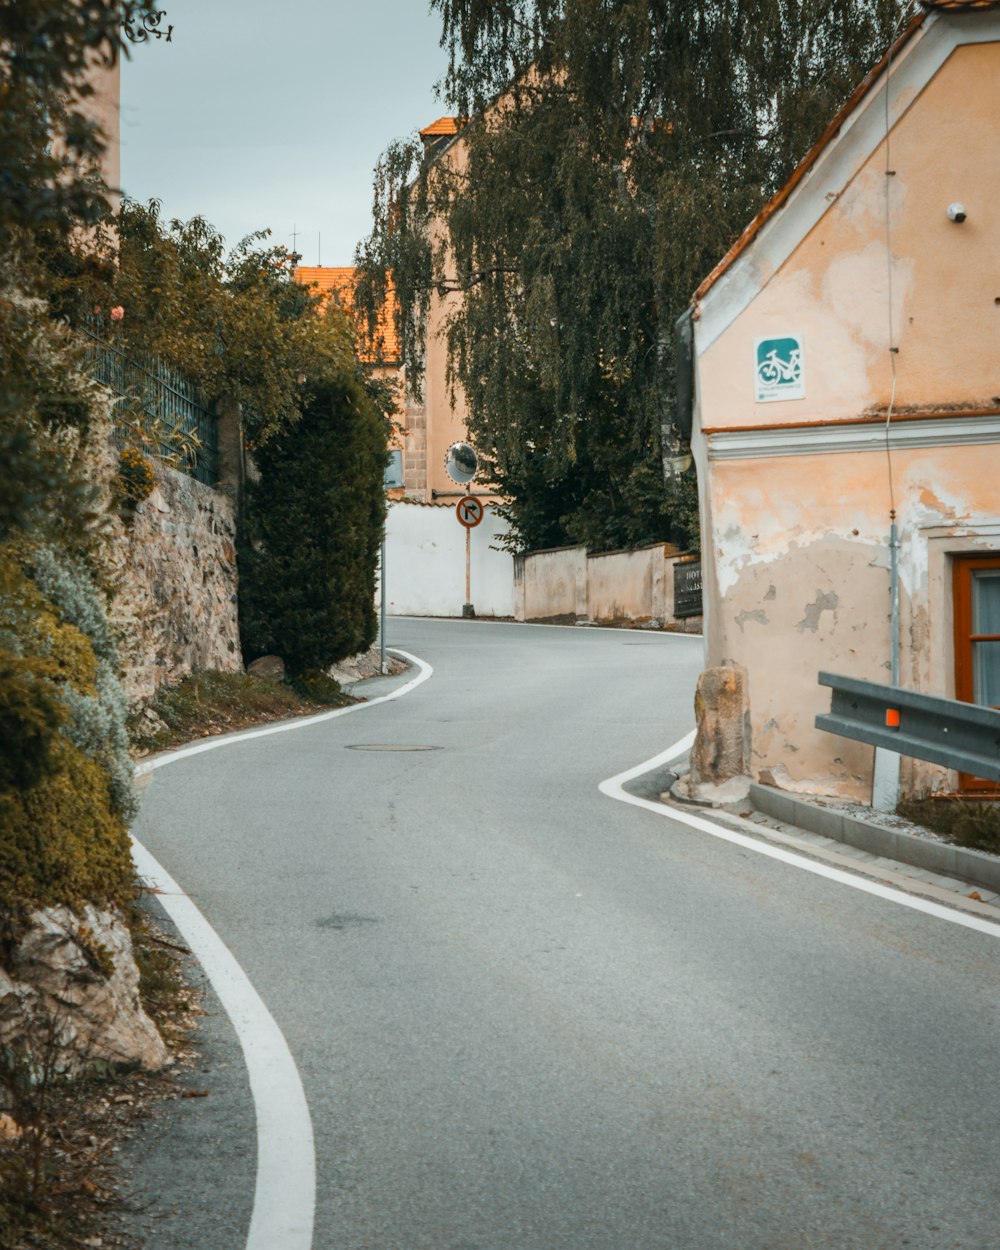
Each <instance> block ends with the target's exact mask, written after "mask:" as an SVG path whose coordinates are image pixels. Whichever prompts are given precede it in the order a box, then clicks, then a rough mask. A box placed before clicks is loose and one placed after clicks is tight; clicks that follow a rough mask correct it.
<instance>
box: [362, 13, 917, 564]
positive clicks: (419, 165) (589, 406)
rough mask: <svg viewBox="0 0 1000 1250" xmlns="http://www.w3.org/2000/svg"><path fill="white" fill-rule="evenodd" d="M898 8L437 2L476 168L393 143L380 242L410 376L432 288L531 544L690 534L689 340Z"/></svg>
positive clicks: (450, 87) (888, 31) (879, 45)
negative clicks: (452, 309)
mask: <svg viewBox="0 0 1000 1250" xmlns="http://www.w3.org/2000/svg"><path fill="white" fill-rule="evenodd" d="M904 7H905V5H904V3H901V2H900V0H837V2H836V3H832V2H831V0H823V2H820V0H801V2H797V3H794V4H783V3H779V2H777V0H716V2H715V3H712V4H706V3H704V0H699V2H696V0H658V3H656V4H650V3H649V0H505V2H504V3H502V4H497V3H496V2H495V0H432V8H434V9H437V10H438V11H439V12H440V13H441V16H442V21H443V31H444V41H445V44H446V46H447V48H448V51H449V55H450V67H449V74H448V77H447V80H446V99H447V102H448V104H449V105H450V107H451V108H452V109H453V111H454V112H455V113H456V115H458V116H461V117H472V118H473V120H472V121H471V122H470V123H469V124H467V125H466V126H465V127H464V129H463V131H462V134H461V138H460V140H459V142H460V143H461V144H462V145H463V147H464V159H463V160H462V161H461V162H455V161H450V160H448V159H441V158H440V157H439V155H438V153H437V152H435V151H433V150H431V151H426V150H424V149H423V147H422V145H421V144H420V143H419V142H417V141H415V140H414V141H411V142H408V143H402V144H396V145H394V146H393V147H392V148H391V149H390V150H389V151H388V152H387V153H386V155H385V156H384V158H383V160H382V161H381V163H380V165H379V167H378V169H377V171H376V179H375V204H374V226H373V230H372V233H371V235H370V237H369V238H368V240H366V242H365V243H364V244H363V245H362V247H361V248H360V249H359V254H358V262H359V265H360V266H361V268H362V270H363V274H364V276H363V280H362V283H361V289H360V290H359V298H358V302H359V305H360V306H362V307H364V308H366V309H368V310H374V308H375V307H376V306H377V303H378V299H379V297H380V295H381V294H382V292H383V291H384V286H385V281H386V274H387V273H389V272H390V271H391V273H392V277H393V281H394V283H395V287H396V290H397V293H398V296H399V299H400V303H401V314H400V315H401V329H402V331H403V342H404V352H405V355H406V363H407V368H408V378H409V381H410V385H411V386H412V387H413V388H418V387H419V385H420V353H421V350H422V344H423V337H424V332H425V327H426V316H427V310H428V306H429V301H430V299H431V297H432V293H433V292H434V291H436V290H460V291H462V292H463V296H464V297H463V300H462V302H461V306H460V308H459V310H458V311H457V312H456V313H455V315H454V316H453V317H452V319H451V321H450V324H449V326H448V339H449V346H450V354H451V360H452V368H453V378H454V381H456V382H457V383H459V384H460V385H461V387H462V388H463V389H464V391H465V393H466V395H467V397H468V401H469V409H470V433H471V435H472V438H473V440H474V442H475V443H476V445H477V448H478V450H479V451H480V452H481V454H482V455H483V457H484V459H485V461H486V463H487V467H488V469H489V471H490V472H491V473H492V475H493V481H494V482H495V484H496V485H497V487H498V488H499V489H500V491H501V492H502V493H504V494H505V495H506V496H507V497H508V498H509V499H510V501H511V502H510V506H509V516H510V519H511V520H512V522H513V525H514V529H515V534H516V538H517V540H518V541H519V542H520V543H521V544H522V545H523V546H526V547H529V548H530V547H537V546H542V545H551V544H553V543H557V542H567V541H578V542H585V543H587V544H589V545H590V546H592V547H595V548H605V549H606V548H610V547H614V546H620V545H621V546H624V545H633V544H636V543H640V542H643V541H654V540H659V539H667V538H671V537H673V538H675V539H676V540H678V541H681V542H689V541H692V535H691V527H692V510H691V507H690V495H691V487H690V484H685V483H683V482H671V480H670V474H669V473H665V472H664V465H665V463H667V462H668V461H669V459H670V457H671V454H672V453H673V452H675V451H676V449H677V435H676V432H675V428H674V377H673V326H674V323H675V321H676V318H677V317H678V316H679V315H680V314H681V313H682V312H683V311H684V309H685V308H686V306H687V304H688V302H689V300H690V296H691V292H692V291H693V290H694V288H695V287H696V286H697V284H698V282H699V281H700V279H701V278H702V277H704V276H705V274H706V273H708V272H709V270H710V269H711V268H712V266H713V265H714V263H715V262H716V261H717V260H718V259H719V258H720V257H721V256H722V255H723V254H724V253H725V251H726V249H727V248H728V246H729V245H730V244H731V243H732V241H733V239H734V238H735V237H736V235H737V234H738V232H739V231H740V229H741V228H742V227H743V226H744V225H745V224H746V223H747V222H748V221H749V220H750V219H751V218H752V217H753V215H754V214H755V213H756V212H757V211H758V210H759V208H760V207H761V206H762V204H763V203H764V202H765V201H766V199H767V198H768V197H769V196H770V195H771V194H772V193H773V192H774V191H775V190H776V189H777V188H778V187H779V186H780V185H781V184H782V182H783V181H784V180H785V178H786V177H787V176H788V174H789V173H790V172H791V170H792V168H793V166H794V164H795V162H796V161H797V160H798V159H800V158H801V157H802V156H803V155H804V153H805V152H806V151H807V150H808V148H809V146H810V144H811V143H813V142H814V141H815V139H816V138H817V137H818V135H819V133H820V132H821V130H822V128H823V126H824V125H825V124H826V123H827V122H828V120H829V119H830V117H831V116H832V115H833V113H834V112H835V110H836V108H837V107H838V105H839V104H840V103H842V101H843V100H844V99H845V98H846V97H847V95H848V94H849V92H850V90H851V89H852V88H853V86H854V85H855V83H856V82H857V81H858V80H859V79H860V78H861V77H862V76H863V75H864V73H865V72H866V71H867V69H868V68H869V67H870V66H871V64H872V63H873V61H874V59H875V58H876V56H877V55H878V53H880V52H881V51H882V50H883V49H884V47H885V46H886V44H887V43H888V42H889V40H890V38H891V36H892V32H893V30H894V28H896V27H897V25H898V23H899V22H900V20H901V15H902V11H903V8H904Z"/></svg>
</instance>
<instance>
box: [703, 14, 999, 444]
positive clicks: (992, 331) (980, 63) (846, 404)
mask: <svg viewBox="0 0 1000 1250" xmlns="http://www.w3.org/2000/svg"><path fill="white" fill-rule="evenodd" d="M958 20H961V19H958ZM998 117H1000V44H997V43H984V44H979V45H975V46H967V47H960V48H958V49H956V50H955V51H954V52H953V53H952V54H951V55H950V57H949V58H948V59H947V61H946V62H945V64H944V66H943V68H942V69H941V71H940V72H939V74H938V75H937V77H935V78H934V79H933V80H932V81H931V82H930V83H929V84H928V85H927V86H926V88H925V89H924V90H923V91H922V92H921V93H920V94H919V95H917V96H916V97H915V98H913V99H912V101H911V103H910V106H909V108H908V109H907V111H906V112H905V113H904V114H903V116H902V118H901V119H900V120H899V122H898V123H897V124H896V125H895V126H894V127H893V128H892V130H891V134H890V143H889V151H888V157H887V152H886V145H885V143H884V142H882V143H880V144H879V145H878V147H877V148H876V150H875V151H874V152H873V153H872V154H871V155H870V157H869V158H868V159H867V160H865V161H864V162H863V164H862V166H861V168H860V170H859V171H858V173H857V174H856V175H855V176H854V177H853V178H852V179H851V180H850V182H849V183H848V184H847V185H846V186H843V187H839V186H836V185H835V184H832V183H831V185H830V188H829V190H828V192H827V197H828V198H829V201H830V208H829V211H828V212H826V214H825V215H824V216H823V217H822V218H821V220H820V221H819V222H818V224H817V225H816V226H815V227H814V228H813V229H812V230H811V231H810V232H809V234H808V235H807V237H806V238H805V239H804V240H803V241H802V242H801V244H800V245H799V246H798V247H797V248H796V249H795V251H794V253H793V254H792V255H791V256H790V257H789V259H788V261H787V262H786V263H785V264H784V265H783V266H782V267H781V269H780V270H779V271H778V272H776V273H775V274H774V275H773V276H772V277H771V278H770V280H769V281H767V283H766V285H764V287H763V289H762V290H761V291H760V292H759V294H757V295H756V297H755V298H754V299H753V301H752V303H751V304H750V305H749V306H748V307H747V308H746V310H745V311H744V312H743V313H742V315H740V316H739V317H737V318H736V320H735V321H733V322H732V324H731V325H730V326H729V328H728V329H727V330H726V331H725V332H724V333H722V334H721V335H720V336H719V337H718V338H716V339H715V341H714V342H713V343H712V344H711V346H710V347H708V349H707V350H706V351H705V352H704V353H703V354H702V356H701V361H700V378H699V381H700V390H701V404H702V411H703V414H704V425H705V428H706V429H711V428H727V429H733V428H750V427H754V426H759V425H761V424H762V423H765V422H766V423H767V424H770V425H785V424H789V423H801V422H816V421H828V420H838V419H839V420H844V419H852V418H857V417H859V416H860V415H862V414H863V413H865V412H866V411H869V410H871V409H878V408H882V409H884V408H885V406H886V405H887V404H888V403H889V399H890V394H891V392H892V369H891V360H890V355H889V350H888V349H889V346H890V343H889V325H890V299H889V290H890V268H889V264H888V256H887V250H886V226H887V222H886V212H887V202H886V201H887V187H888V213H889V226H890V231H891V240H892V267H891V290H892V300H891V311H892V327H893V337H894V345H895V346H896V347H898V348H899V351H898V354H897V355H896V360H895V364H896V391H895V403H896V407H897V409H900V408H904V409H905V408H906V407H921V406H928V405H962V406H968V407H977V406H991V405H994V403H995V399H994V397H995V396H997V395H998V393H1000V380H998V373H997V369H998V361H1000V304H998V303H997V300H998V297H1000V287H998V286H997V272H998V267H1000V161H997V160H996V159H994V149H995V145H996V134H997V118H998ZM887 163H888V167H890V168H892V169H893V170H894V173H893V175H892V177H890V178H887V177H886V174H885V170H886V168H887ZM815 177H816V178H817V179H820V180H821V179H822V178H823V174H822V172H818V173H817V174H816V175H815ZM822 185H825V184H822ZM811 190H812V188H810V191H811ZM953 201H960V202H962V203H964V204H965V205H966V207H967V209H968V219H967V220H966V221H965V222H964V223H962V224H961V225H959V224H956V223H954V222H952V221H950V220H949V219H948V216H947V208H948V205H949V204H950V203H952V202H953ZM773 229H774V230H776V231H777V230H780V229H781V221H780V214H779V219H776V220H775V223H774V226H773ZM723 294H724V293H722V292H721V290H720V295H723ZM735 295H736V293H735V292H734V293H733V296H734V297H735ZM711 298H718V297H717V296H716V295H715V293H712V296H711ZM706 303H708V299H706ZM789 331H791V332H793V333H800V334H801V335H802V339H803V347H804V356H805V367H806V384H807V392H806V393H807V397H806V398H805V399H800V400H785V401H781V402H772V403H766V404H758V403H755V402H754V390H753V371H754V360H753V345H754V340H755V339H756V338H763V337H767V336H770V335H780V334H784V333H787V332H789Z"/></svg>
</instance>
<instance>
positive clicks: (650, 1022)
mask: <svg viewBox="0 0 1000 1250" xmlns="http://www.w3.org/2000/svg"><path fill="white" fill-rule="evenodd" d="M390 641H391V643H392V644H393V645H398V646H401V647H404V648H405V649H406V650H408V651H411V652H413V653H415V654H417V655H419V656H421V657H422V658H423V659H425V660H427V661H428V662H429V663H431V664H432V665H433V666H434V669H435V673H434V676H433V677H432V678H431V680H430V681H428V682H426V683H425V684H423V685H422V686H420V687H419V688H418V689H416V690H414V691H413V692H412V693H411V694H409V695H407V696H406V697H405V698H402V699H400V700H398V701H397V702H394V703H388V704H385V705H382V706H379V707H373V708H371V709H367V710H365V711H363V712H360V713H358V714H354V715H350V716H346V717H344V718H342V719H338V720H333V721H329V722H326V723H324V724H320V725H315V726H312V727H308V728H305V729H301V730H297V731H295V732H291V733H286V734H281V735H278V736H274V737H268V738H261V739H256V740H251V741H248V742H244V743H240V744H237V745H233V746H229V747H225V748H223V749H220V750H217V751H213V752H211V753H209V754H205V755H200V756H195V757H192V758H190V759H187V760H184V761H180V762H178V763H176V764H174V765H172V766H171V767H170V768H167V769H164V770H162V771H161V772H159V773H157V774H155V775H154V776H153V778H152V781H151V784H150V785H149V788H148V791H147V793H146V797H145V800H144V805H143V810H142V814H141V817H140V819H139V822H138V824H137V828H136V832H137V834H138V836H139V837H140V838H141V840H142V841H143V842H144V844H145V845H146V846H147V847H148V848H149V849H150V850H151V851H152V853H153V854H154V855H155V856H156V857H157V858H158V859H159V860H160V862H161V863H162V864H163V865H165V867H166V868H167V869H168V870H169V871H170V872H171V873H172V874H173V876H174V877H176V878H177V880H178V881H179V882H180V883H181V884H182V885H183V887H184V888H185V889H186V890H187V891H188V892H189V893H190V894H191V895H192V897H194V899H195V900H196V902H197V903H198V905H199V906H200V907H201V908H202V910H203V911H204V913H205V915H206V916H207V917H208V918H209V919H210V921H211V922H212V924H213V925H214V926H215V928H216V930H217V931H218V932H219V934H220V935H221V936H222V938H223V939H224V941H225V942H226V943H227V944H228V946H229V947H230V949H231V950H232V952H233V953H234V954H235V956H236V958H237V959H238V960H239V962H240V963H241V964H242V966H243V968H244V969H245V971H246V972H247V974H248V975H249V977H250V979H251V981H252V982H253V984H254V985H255V986H256V988H257V990H258V991H259V993H260V995H261V996H262V998H263V1000H264V1002H265V1003H266V1004H267V1006H268V1007H269V1009H270V1011H271V1013H272V1014H273V1016H274V1018H275V1019H276V1021H277V1022H278V1024H279V1025H280V1027H281V1029H282V1031H283V1033H284V1035H285V1037H286V1039H287V1041H288V1044H289V1046H290V1048H291V1051H292V1054H293V1055H294V1058H295V1061H296V1063H297V1065H298V1068H299V1072H300V1074H301V1077H302V1082H303V1085H304V1087H305V1092H306V1095H307V1098H308V1102H309V1107H310V1110H311V1114H312V1121H313V1128H314V1132H315V1141H316V1154H317V1167H318V1190H317V1206H316V1225H315V1229H316V1232H315V1239H314V1246H315V1250H723V1248H724V1250H786V1248H787V1250H895V1248H896V1247H905V1246H910V1247H914V1248H916V1250H996V1247H998V1246H1000V1181H998V1150H997V1147H998V1144H1000V1094H998V1090H997V1072H998V1066H1000V1065H998V1057H1000V1056H998V1049H1000V1048H998V1023H1000V1020H998V1014H1000V1013H998V1003H1000V993H998V991H1000V947H998V944H997V940H996V939H995V938H994V937H992V936H989V935H987V934H982V933H977V932H974V931H970V930H967V929H961V928H958V927H956V926H954V925H950V924H947V923H944V922H942V921H940V920H936V919H934V918H933V917H928V916H925V915H922V914H920V913H917V912H913V911H910V910H907V909H905V908H902V907H899V906H896V905H894V904H892V903H890V902H887V901H885V900H883V899H879V898H874V897H871V896H869V895H865V894H862V893H859V892H858V891H855V890H852V889H849V888H845V887H844V886H842V885H839V884H837V883H836V882H831V881H827V880H824V879H822V878H819V877H816V876H813V875H810V874H808V873H805V872H802V871H799V870H797V869H795V868H793V867H791V866H789V865H786V864H783V863H779V862H775V861H773V860H769V859H767V858H764V857H763V856H760V855H756V854H754V853H753V852H752V851H750V850H744V849H742V848H739V847H734V846H731V845H728V844H726V843H723V842H719V841H717V840H715V839H713V838H711V837H708V836H706V835H704V834H700V833H698V832H697V831H695V830H693V829H690V828H687V827H685V826H683V825H680V824H677V823H676V822H673V821H671V820H669V819H666V818H662V817H658V816H656V815H654V814H652V813H649V812H645V811H641V810H637V809H635V808H633V807H629V806H626V805H624V804H621V803H615V802H613V801H612V800H610V799H608V798H605V797H604V796H602V795H601V794H600V793H599V792H598V789H597V786H598V783H599V782H600V781H602V780H603V779H605V778H606V777H609V776H611V775H612V774H614V773H617V772H620V771H622V770H624V769H626V768H628V767H629V766H631V765H633V764H636V763H638V762H639V761H640V760H643V759H645V758H647V757H649V756H651V755H653V754H655V753H656V752H657V751H660V750H662V749H663V748H665V747H666V746H668V745H670V743H671V742H673V741H675V740H676V739H679V738H680V737H682V736H683V734H685V733H686V732H687V731H688V729H689V728H690V727H691V711H690V708H691V696H692V692H693V688H694V681H695V677H696V674H697V671H698V669H699V668H700V663H701V651H700V647H699V645H698V644H697V643H696V642H694V641H692V640H690V639H685V638H678V637H671V636H661V635H652V634H638V633H632V632H613V631H590V630H582V629H576V630H573V629H558V628H551V629H550V628H525V627H519V626H515V625H494V624H486V623H480V622H431V621H405V620H397V621H392V622H390ZM363 746H369V747H380V748H381V747H396V748H403V747H406V748H409V749H406V750H403V749H396V750H381V749H377V750H360V749H357V748H358V747H363ZM417 748H419V749H417ZM226 1027H227V1026H225V1025H224V1022H220V1023H219V1024H218V1028H217V1036H216V1038H215V1041H214V1043H213V1044H214V1046H215V1047H216V1049H217V1051H218V1053H219V1057H220V1058H219V1066H218V1070H217V1071H215V1072H214V1073H213V1074H212V1077H211V1081H210V1083H211V1084H212V1088H213V1089H214V1090H217V1092H218V1098H217V1099H216V1100H215V1105H214V1107H213V1106H210V1105H207V1104H210V1103H212V1101H213V1100H212V1099H205V1100H202V1102H201V1103H200V1104H199V1106H198V1107H197V1108H196V1109H195V1110H194V1111H192V1112H191V1113H190V1115H191V1117H192V1119H191V1125H190V1127H189V1128H185V1127H184V1126H180V1127H178V1128H176V1132H178V1133H181V1134H184V1133H187V1134H188V1136H187V1137H184V1138H183V1141H184V1142H185V1143H189V1144H186V1145H185V1147H184V1153H185V1156H186V1158H187V1161H188V1167H189V1169H190V1167H191V1158H192V1157H197V1153H196V1152H197V1150H198V1149H199V1145H198V1143H199V1141H200V1142H201V1147H200V1148H201V1149H202V1150H203V1152H204V1156H203V1158H202V1159H201V1166H200V1167H199V1168H197V1169H196V1170H197V1171H198V1173H199V1175H200V1177H201V1181H202V1187H201V1190H199V1189H198V1187H197V1186H194V1187H190V1186H188V1187H186V1188H185V1191H184V1193H182V1194H178V1193H177V1191H176V1186H175V1185H174V1188H173V1189H172V1188H171V1186H172V1185H173V1184H174V1182H173V1180H172V1176H171V1164H170V1162H169V1152H168V1154H166V1155H165V1154H163V1153H162V1151H161V1152H160V1154H159V1155H158V1154H157V1151H156V1149H155V1148H154V1147H149V1148H147V1147H143V1149H144V1150H145V1151H146V1154H145V1155H144V1157H143V1158H144V1161H143V1167H144V1168H145V1170H146V1172H145V1175H146V1181H147V1183H148V1184H149V1185H150V1186H151V1187H152V1189H153V1190H154V1191H155V1190H156V1189H157V1188H160V1189H161V1190H162V1192H163V1193H164V1194H165V1195H167V1197H166V1199H165V1200H166V1201H167V1202H168V1204H172V1206H173V1207H174V1208H176V1206H177V1204H178V1203H181V1204H182V1203H183V1202H184V1201H187V1202H188V1204H189V1208H190V1209H189V1210H188V1212H187V1222H186V1224H185V1226H184V1239H183V1240H181V1239H180V1238H179V1236H178V1234H177V1232H176V1228H177V1226H178V1225H177V1222H176V1220H175V1222H174V1225H173V1226H172V1227H173V1228H174V1229H175V1231H174V1232H166V1231H164V1232H163V1233H162V1235H161V1236H162V1240H161V1241H157V1240H156V1234H155V1232H154V1234H153V1235H152V1237H151V1238H150V1241H149V1245H150V1247H151V1250H168V1248H169V1250H176V1247H178V1246H180V1245H184V1246H191V1247H195V1248H196V1250H229V1247H233V1250H239V1247H240V1246H241V1245H242V1240H241V1239H242V1238H243V1237H245V1228H246V1222H247V1220H248V1218H249V1209H250V1204H251V1201H252V1194H250V1193H249V1192H248V1187H249V1182H248V1177H249V1178H250V1179H251V1180H252V1171H253V1161H252V1155H253V1140H252V1138H251V1137H249V1134H248V1131H247V1127H246V1125H247V1121H248V1115H247V1102H246V1099H247V1094H246V1089H245V1083H244V1082H243V1081H242V1077H241V1075H240V1071H239V1064H238V1062H230V1060H232V1056H233V1054H234V1053H235V1051H234V1044H233V1041H232V1038H231V1037H229V1035H228V1034H227V1033H226V1032H225V1029H226ZM223 1056H226V1057H228V1058H223ZM201 1079H206V1078H201ZM213 1116H215V1117H216V1119H215V1120H211V1117H213ZM208 1121H211V1127H210V1128H209V1129H206V1128H205V1127H204V1126H205V1124H206V1122H208ZM199 1125H200V1126H201V1127H200V1128H199ZM241 1141H242V1142H244V1144H245V1150H244V1151H242V1157H243V1159H244V1162H243V1163H240V1164H234V1163H233V1161H232V1159H231V1158H230V1157H229V1156H230V1155H231V1154H232V1153H233V1147H234V1145H236V1144H238V1143H239V1142H241ZM213 1143H214V1146H213ZM220 1143H223V1144H225V1146H226V1149H220V1148H219V1147H220ZM173 1144H174V1152H173V1153H174V1156H175V1157H176V1155H177V1139H176V1138H174V1142H173ZM248 1152H249V1155H250V1156H251V1157H250V1160H249V1164H247V1163H246V1161H245V1160H246V1156H247V1153H248ZM238 1153H239V1152H238ZM157 1169H159V1172H158V1171H157ZM202 1190H203V1191H204V1192H202ZM185 1195H186V1197H185ZM206 1204H207V1206H206ZM182 1214H183V1213H182ZM166 1227H167V1226H166V1225H164V1229H166ZM274 1250H281V1247H275V1248H274Z"/></svg>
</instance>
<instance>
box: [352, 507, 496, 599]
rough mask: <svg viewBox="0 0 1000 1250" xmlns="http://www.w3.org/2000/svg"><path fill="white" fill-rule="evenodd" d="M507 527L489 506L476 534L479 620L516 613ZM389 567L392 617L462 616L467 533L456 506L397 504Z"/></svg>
mask: <svg viewBox="0 0 1000 1250" xmlns="http://www.w3.org/2000/svg"><path fill="white" fill-rule="evenodd" d="M455 502H457V500H456V501H455ZM506 528H507V526H506V522H504V521H502V520H501V519H500V518H499V517H498V516H497V515H496V514H495V512H494V510H493V508H492V507H490V505H489V504H487V505H486V514H485V516H484V517H483V520H482V523H481V524H480V525H478V526H476V528H475V529H473V530H472V531H471V535H472V547H471V571H472V585H471V602H472V604H473V606H474V608H475V610H476V615H477V616H513V615H514V558H513V556H511V555H510V553H509V552H506V551H503V550H500V542H499V535H500V534H502V533H503V532H504V531H505V530H506ZM385 563H386V569H385V584H386V591H387V595H386V612H387V613H388V614H389V615H390V616H461V615H462V605H463V604H464V603H465V529H464V528H463V527H462V526H461V525H460V524H459V523H458V518H457V517H456V515H455V506H454V503H452V504H447V505H445V504H422V503H410V502H408V501H404V500H399V501H397V502H391V503H390V504H389V515H388V519H387V521H386V562H385ZM379 593H380V590H377V591H376V600H377V601H378V594H379Z"/></svg>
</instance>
